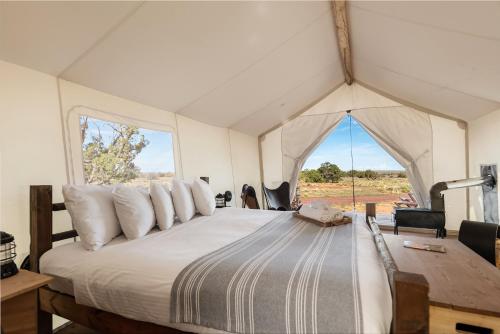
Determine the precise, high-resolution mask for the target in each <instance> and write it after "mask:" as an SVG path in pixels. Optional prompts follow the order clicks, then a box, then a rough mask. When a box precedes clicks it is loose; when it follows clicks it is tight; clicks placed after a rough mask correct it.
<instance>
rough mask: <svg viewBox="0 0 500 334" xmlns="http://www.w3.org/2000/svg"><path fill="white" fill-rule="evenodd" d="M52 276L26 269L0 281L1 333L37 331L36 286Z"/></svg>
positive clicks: (50, 279) (34, 333)
mask: <svg viewBox="0 0 500 334" xmlns="http://www.w3.org/2000/svg"><path fill="white" fill-rule="evenodd" d="M50 281H52V277H50V276H47V275H42V274H37V273H34V272H31V271H27V270H22V269H21V270H19V273H17V274H16V275H14V276H11V277H8V278H4V279H3V280H1V281H0V285H1V301H2V333H3V334H14V333H23V334H31V333H33V334H36V333H37V332H38V288H40V287H42V286H44V285H47V284H48V283H50Z"/></svg>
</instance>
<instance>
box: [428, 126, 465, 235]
mask: <svg viewBox="0 0 500 334" xmlns="http://www.w3.org/2000/svg"><path fill="white" fill-rule="evenodd" d="M431 122H432V130H433V141H434V143H433V144H434V145H433V157H434V158H433V165H434V183H436V182H440V181H452V180H459V179H464V178H466V161H465V140H466V139H465V128H464V126H463V125H459V124H458V123H457V122H455V121H451V120H448V119H445V118H442V117H436V116H431ZM443 194H444V198H445V201H444V202H445V210H446V228H447V229H449V230H455V231H458V229H459V228H460V223H461V222H462V220H464V219H467V202H466V190H465V189H453V190H447V191H445V192H443Z"/></svg>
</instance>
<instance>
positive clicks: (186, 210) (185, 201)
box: [172, 179, 196, 223]
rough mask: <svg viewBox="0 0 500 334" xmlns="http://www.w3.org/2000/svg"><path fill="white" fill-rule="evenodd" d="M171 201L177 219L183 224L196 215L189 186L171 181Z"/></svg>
mask: <svg viewBox="0 0 500 334" xmlns="http://www.w3.org/2000/svg"><path fill="white" fill-rule="evenodd" d="M172 199H173V201H174V208H175V213H176V214H177V217H179V219H180V221H181V222H183V223H185V222H187V221H189V220H190V219H191V218H193V216H194V215H195V213H196V207H195V205H194V200H193V195H192V193H191V185H190V184H189V183H187V182H183V181H181V180H178V179H174V180H173V181H172Z"/></svg>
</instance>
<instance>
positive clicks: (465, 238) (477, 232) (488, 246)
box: [458, 220, 498, 265]
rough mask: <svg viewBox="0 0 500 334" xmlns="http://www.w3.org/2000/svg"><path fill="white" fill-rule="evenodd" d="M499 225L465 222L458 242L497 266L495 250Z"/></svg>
mask: <svg viewBox="0 0 500 334" xmlns="http://www.w3.org/2000/svg"><path fill="white" fill-rule="evenodd" d="M497 235H498V225H497V224H490V223H482V222H473V221H468V220H464V221H462V224H461V225H460V230H459V231H458V240H459V241H460V242H461V243H463V244H464V245H466V246H467V247H469V248H470V249H472V250H473V251H474V252H476V253H477V254H479V255H481V256H482V257H483V258H484V259H485V260H486V261H488V262H490V263H491V264H493V265H496V259H495V248H496V241H497Z"/></svg>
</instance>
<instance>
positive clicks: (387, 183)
mask: <svg viewBox="0 0 500 334" xmlns="http://www.w3.org/2000/svg"><path fill="white" fill-rule="evenodd" d="M400 176H401V175H397V174H396V175H391V174H389V175H384V174H380V175H379V176H377V178H375V179H369V178H360V177H355V178H354V189H355V195H356V210H357V211H364V209H365V203H377V213H386V214H390V213H391V212H392V211H393V208H394V202H397V201H399V200H400V197H403V198H408V193H409V192H410V191H411V186H410V183H409V182H408V179H407V178H406V177H400ZM299 187H300V188H299V189H300V199H301V202H302V203H304V204H309V203H311V202H312V201H315V200H322V201H326V202H328V203H329V204H330V205H331V206H333V207H336V208H339V209H342V210H346V211H351V210H352V209H353V203H352V181H351V178H350V177H346V176H344V177H341V178H340V180H339V181H338V182H306V181H304V180H301V181H300V182H299Z"/></svg>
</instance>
